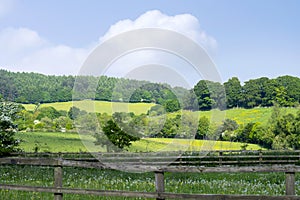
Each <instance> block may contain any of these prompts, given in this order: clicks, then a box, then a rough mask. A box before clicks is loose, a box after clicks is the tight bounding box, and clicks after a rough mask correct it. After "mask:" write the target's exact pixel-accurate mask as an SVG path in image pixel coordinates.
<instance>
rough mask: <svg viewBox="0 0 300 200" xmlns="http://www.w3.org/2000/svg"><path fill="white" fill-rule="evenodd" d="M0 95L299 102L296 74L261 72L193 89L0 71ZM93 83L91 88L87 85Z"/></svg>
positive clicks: (188, 102)
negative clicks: (257, 75)
mask: <svg viewBox="0 0 300 200" xmlns="http://www.w3.org/2000/svg"><path fill="white" fill-rule="evenodd" d="M0 77H1V79H0V97H2V98H3V99H4V100H7V101H13V102H17V103H34V104H37V103H47V102H65V101H71V100H72V98H73V100H74V97H76V94H74V90H73V87H74V84H75V83H76V87H77V88H79V90H80V88H83V89H84V90H85V91H89V92H86V93H85V94H80V96H79V97H78V99H75V100H82V99H95V100H104V101H120V102H152V103H156V104H160V105H163V106H164V107H165V109H166V111H167V112H173V111H177V110H180V109H184V110H193V111H195V110H210V109H214V108H218V109H220V110H224V109H227V108H235V107H241V108H254V107H258V106H260V107H269V106H273V105H274V104H275V103H277V104H279V105H280V106H283V107H297V106H298V105H299V103H300V79H299V78H298V77H293V76H287V75H286V76H280V77H277V78H274V79H270V78H267V77H261V78H257V79H251V80H248V81H245V82H244V83H241V82H240V80H239V79H238V78H237V77H233V78H231V79H229V80H227V81H226V82H224V83H218V82H212V81H208V80H200V81H199V82H198V83H197V84H196V85H195V86H194V87H193V88H191V89H186V88H181V87H173V88H172V87H171V86H169V85H167V84H160V83H150V82H147V81H137V80H130V79H124V78H113V77H107V76H101V77H93V76H80V77H76V76H49V75H48V76H47V75H42V74H37V73H25V72H22V73H20V72H17V73H14V72H9V71H6V70H0ZM95 83H96V84H97V87H96V91H93V89H92V88H91V89H90V88H89V87H91V86H92V85H94V84H95Z"/></svg>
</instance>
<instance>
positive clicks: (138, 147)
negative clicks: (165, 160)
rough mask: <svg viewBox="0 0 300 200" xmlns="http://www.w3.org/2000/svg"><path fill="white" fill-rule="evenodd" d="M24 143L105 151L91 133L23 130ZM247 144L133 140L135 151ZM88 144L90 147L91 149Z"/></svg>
mask: <svg viewBox="0 0 300 200" xmlns="http://www.w3.org/2000/svg"><path fill="white" fill-rule="evenodd" d="M16 137H17V138H19V139H21V140H22V142H21V144H20V147H21V148H22V149H23V150H24V151H26V152H33V151H35V150H37V151H39V152H87V151H93V152H96V151H102V152H103V151H105V149H104V148H102V147H100V146H94V145H92V144H93V142H94V141H95V138H94V137H93V136H91V135H79V134H78V133H61V132H57V133H56V132H19V133H17V135H16ZM242 145H244V144H243V143H238V142H223V141H207V140H188V139H172V138H144V139H141V140H139V141H137V142H133V143H132V146H131V147H130V148H129V151H131V152H155V151H203V150H240V149H241V146H242ZM87 146H88V148H87ZM247 149H248V150H258V149H261V147H260V146H258V145H255V144H249V145H248V147H247Z"/></svg>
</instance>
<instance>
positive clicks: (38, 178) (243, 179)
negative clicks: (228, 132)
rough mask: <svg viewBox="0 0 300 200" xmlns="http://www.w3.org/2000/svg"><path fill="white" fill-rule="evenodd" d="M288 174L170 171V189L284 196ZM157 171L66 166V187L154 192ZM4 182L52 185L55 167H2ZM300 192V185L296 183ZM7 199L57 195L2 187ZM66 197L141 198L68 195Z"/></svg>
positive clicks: (91, 199)
mask: <svg viewBox="0 0 300 200" xmlns="http://www.w3.org/2000/svg"><path fill="white" fill-rule="evenodd" d="M284 177H285V175H284V173H166V174H165V183H166V184H165V189H166V192H176V193H200V194H201V193H202V194H244V195H246V194H258V195H284V191H285V178H284ZM299 181H300V176H299V174H298V173H296V184H298V183H299ZM154 182H155V180H154V174H153V173H151V172H149V173H127V172H122V171H114V170H98V169H83V168H71V167H65V168H64V177H63V186H64V187H68V188H86V189H98V190H125V191H145V192H154V191H155V185H154ZM0 183H1V184H23V185H32V186H48V187H49V186H52V185H53V168H52V167H35V166H8V165H2V166H0ZM296 194H297V195H299V194H300V187H298V185H296ZM0 196H1V199H3V200H11V199H43V200H48V199H49V200H50V199H53V194H49V193H37V192H19V191H9V190H0ZM64 199H70V200H71V199H72V200H80V199H87V200H96V199H120V200H121V199H141V198H127V197H120V198H117V197H99V196H88V195H85V196H83V195H73V194H64Z"/></svg>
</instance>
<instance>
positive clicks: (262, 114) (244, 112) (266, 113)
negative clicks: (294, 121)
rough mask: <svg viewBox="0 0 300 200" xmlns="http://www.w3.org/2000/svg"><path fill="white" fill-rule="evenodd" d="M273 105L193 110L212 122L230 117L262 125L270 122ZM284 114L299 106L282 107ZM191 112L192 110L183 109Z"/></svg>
mask: <svg viewBox="0 0 300 200" xmlns="http://www.w3.org/2000/svg"><path fill="white" fill-rule="evenodd" d="M272 109H273V108H272V107H268V108H252V109H245V108H234V109H228V110H224V111H220V110H210V111H197V112H193V114H195V115H199V116H200V117H201V116H206V117H208V118H209V119H211V121H212V122H222V121H223V120H224V119H226V118H229V119H233V120H235V121H236V122H237V123H238V124H247V123H249V122H258V123H261V124H262V125H265V124H267V123H268V120H269V119H270V117H271V114H272ZM281 111H282V113H283V114H287V113H293V114H296V113H297V111H299V108H281ZM183 112H190V111H183ZM176 114H178V113H172V114H171V115H176Z"/></svg>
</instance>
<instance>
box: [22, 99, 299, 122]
mask: <svg viewBox="0 0 300 200" xmlns="http://www.w3.org/2000/svg"><path fill="white" fill-rule="evenodd" d="M73 105H74V106H76V107H78V108H80V109H82V110H86V111H88V112H94V111H95V112H98V113H105V112H106V113H108V114H112V113H113V112H122V111H124V112H133V113H135V114H141V113H147V111H148V110H149V109H150V107H152V106H153V105H155V104H149V103H120V102H105V101H91V100H84V101H74V102H71V101H69V102H57V103H45V104H41V106H40V108H42V107H46V106H52V107H54V108H55V109H57V110H66V111H68V110H69V109H70V107H71V106H73ZM24 107H25V108H26V109H27V110H34V108H35V105H34V104H24ZM298 110H299V109H296V108H282V111H283V112H284V113H296V112H297V111H298ZM183 112H189V111H183ZM271 113H272V108H253V109H244V108H234V109H229V110H225V111H218V110H212V111H199V112H193V114H195V115H199V116H206V117H208V118H210V119H211V121H213V122H217V123H218V122H222V120H224V119H225V118H229V119H234V120H235V121H237V123H238V124H246V123H249V122H259V123H262V124H266V123H267V122H268V119H269V118H270V117H271ZM175 114H178V113H172V114H170V115H175Z"/></svg>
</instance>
